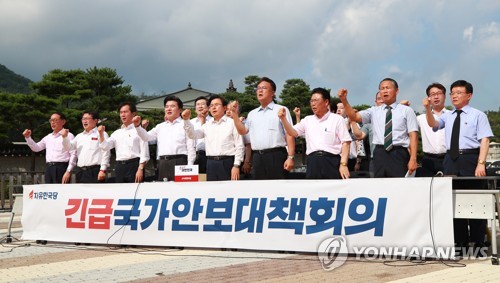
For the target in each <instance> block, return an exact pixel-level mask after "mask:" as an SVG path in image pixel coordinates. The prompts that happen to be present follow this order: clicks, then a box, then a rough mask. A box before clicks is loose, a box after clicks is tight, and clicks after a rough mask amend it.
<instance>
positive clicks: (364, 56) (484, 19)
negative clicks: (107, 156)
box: [0, 0, 500, 111]
mask: <svg viewBox="0 0 500 283" xmlns="http://www.w3.org/2000/svg"><path fill="white" fill-rule="evenodd" d="M0 64H3V65H6V66H7V67H8V68H9V69H11V70H13V71H14V72H16V73H18V74H21V75H23V76H25V77H28V78H29V79H31V80H33V81H39V80H41V78H42V75H43V74H46V73H47V72H48V71H50V70H52V69H56V68H59V69H63V70H69V69H83V70H85V69H87V68H90V67H94V66H97V67H110V68H112V69H116V71H117V73H118V74H119V75H120V76H122V77H123V79H124V80H125V84H128V85H131V86H132V88H133V92H134V94H140V93H142V92H144V93H146V94H149V95H151V94H155V93H156V94H159V93H160V92H162V91H165V92H167V93H170V92H174V91H178V90H181V89H184V88H185V87H187V84H188V82H191V83H192V86H193V87H194V88H197V89H201V90H205V91H209V92H214V93H220V92H224V91H225V89H226V88H227V85H228V82H229V79H233V81H234V84H235V87H237V88H238V90H240V91H243V89H244V82H243V80H244V78H245V77H246V76H248V75H258V76H268V77H270V78H272V79H273V80H275V82H276V83H277V85H278V90H277V91H278V93H279V92H281V89H282V86H283V84H284V82H285V81H286V80H287V79H291V78H301V79H304V80H305V81H306V83H308V84H309V85H310V86H311V88H314V87H326V88H331V89H332V94H333V95H336V93H337V90H338V89H339V88H341V87H345V88H347V89H348V90H349V94H348V98H349V100H350V102H351V104H353V105H356V104H373V101H374V96H375V93H376V91H377V88H378V83H379V81H380V80H381V79H383V78H384V77H392V78H394V79H396V80H397V81H398V83H399V89H400V91H399V94H398V99H400V100H401V99H409V100H410V101H411V102H412V107H414V109H415V110H417V111H422V110H423V107H422V106H421V101H422V98H423V97H424V96H425V88H426V87H427V85H429V84H430V83H432V82H434V81H437V82H441V83H442V84H444V85H445V86H446V88H447V91H448V92H449V86H450V84H451V83H452V82H454V81H455V80H458V79H465V80H468V81H470V82H471V83H472V84H473V86H474V95H473V98H472V102H471V105H472V106H474V107H476V108H478V109H480V110H498V109H499V107H500V95H499V81H500V1H498V0H475V1H472V0H449V1H440V0H418V1H407V0H346V1H321V0H303V1H302V0H293V1H290V0H289V1H285V0H281V1H275V0H263V1H260V0H254V1H242V0H240V1H233V0H199V1H194V0H183V1H173V0H172V1H170V0H141V1H130V0H85V1H68V0H43V1H39V0H31V1H30V0H0ZM446 104H447V105H449V104H450V103H449V96H448V97H447V103H446Z"/></svg>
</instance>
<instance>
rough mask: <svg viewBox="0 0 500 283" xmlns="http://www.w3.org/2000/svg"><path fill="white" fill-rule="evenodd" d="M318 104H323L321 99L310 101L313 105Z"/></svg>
mask: <svg viewBox="0 0 500 283" xmlns="http://www.w3.org/2000/svg"><path fill="white" fill-rule="evenodd" d="M318 102H321V99H311V100H309V103H311V104H316V103H318Z"/></svg>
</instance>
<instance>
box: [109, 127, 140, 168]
mask: <svg viewBox="0 0 500 283" xmlns="http://www.w3.org/2000/svg"><path fill="white" fill-rule="evenodd" d="M99 146H100V147H101V149H103V150H111V149H112V148H115V151H116V161H125V160H129V159H132V158H137V157H139V158H140V161H139V163H144V162H147V161H148V160H149V145H148V143H147V142H144V141H143V140H141V138H140V137H139V135H138V134H137V131H136V130H135V126H134V124H133V123H132V124H130V125H129V126H128V127H125V126H124V125H122V127H121V128H120V129H118V130H116V131H115V132H114V133H112V134H111V136H110V137H109V138H108V139H105V140H104V141H103V142H102V143H101V144H100V145H99Z"/></svg>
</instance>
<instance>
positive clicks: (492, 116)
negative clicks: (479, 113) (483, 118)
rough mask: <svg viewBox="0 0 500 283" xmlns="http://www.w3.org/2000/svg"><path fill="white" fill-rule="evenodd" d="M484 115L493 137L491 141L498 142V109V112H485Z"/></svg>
mask: <svg viewBox="0 0 500 283" xmlns="http://www.w3.org/2000/svg"><path fill="white" fill-rule="evenodd" d="M486 115H487V116H488V121H489V122H490V126H491V130H492V131H493V136H494V137H493V138H492V139H491V141H492V142H500V108H498V111H487V112H486Z"/></svg>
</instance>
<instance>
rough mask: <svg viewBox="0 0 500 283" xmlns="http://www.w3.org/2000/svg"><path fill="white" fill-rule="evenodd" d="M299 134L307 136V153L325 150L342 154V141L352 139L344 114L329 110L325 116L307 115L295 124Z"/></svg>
mask: <svg viewBox="0 0 500 283" xmlns="http://www.w3.org/2000/svg"><path fill="white" fill-rule="evenodd" d="M293 128H294V129H295V130H296V131H297V133H298V135H299V136H305V138H306V154H311V153H312V152H315V151H318V150H323V151H327V152H329V153H331V154H340V153H341V151H342V143H344V142H349V141H351V140H352V139H351V135H350V134H349V131H348V130H347V126H346V124H345V122H344V118H342V116H340V115H338V114H335V113H331V112H330V111H328V112H327V113H326V114H325V115H323V117H321V118H318V116H316V115H309V116H306V117H305V118H304V119H302V120H300V122H299V123H298V124H296V125H295V126H293Z"/></svg>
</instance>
